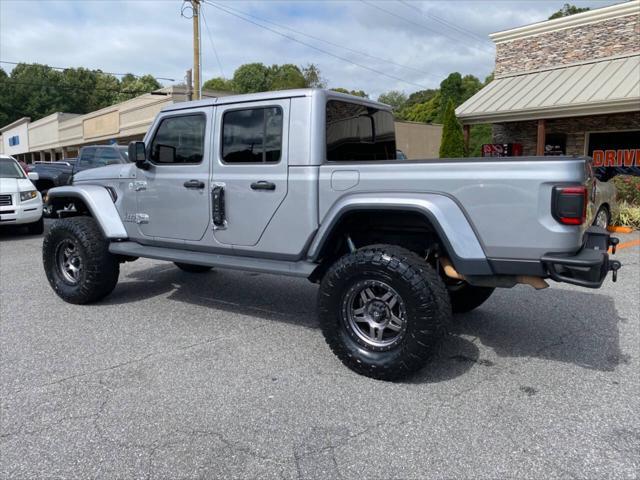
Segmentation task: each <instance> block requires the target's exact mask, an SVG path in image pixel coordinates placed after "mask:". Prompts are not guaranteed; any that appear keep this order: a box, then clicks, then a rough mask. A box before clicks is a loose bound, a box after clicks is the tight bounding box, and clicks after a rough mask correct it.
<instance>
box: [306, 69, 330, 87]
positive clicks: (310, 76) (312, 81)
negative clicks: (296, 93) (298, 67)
mask: <svg viewBox="0 0 640 480" xmlns="http://www.w3.org/2000/svg"><path fill="white" fill-rule="evenodd" d="M302 76H303V77H304V83H305V86H306V87H309V88H325V87H326V86H327V81H326V80H325V79H324V78H322V75H321V74H320V69H319V68H318V67H317V66H316V65H315V64H313V63H309V64H307V65H306V66H304V67H302Z"/></svg>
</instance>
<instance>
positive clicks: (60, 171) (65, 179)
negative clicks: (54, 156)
mask: <svg viewBox="0 0 640 480" xmlns="http://www.w3.org/2000/svg"><path fill="white" fill-rule="evenodd" d="M31 171H32V172H37V173H38V180H36V181H35V185H36V188H37V189H38V191H39V192H40V193H42V194H43V196H44V195H45V194H46V193H47V191H48V190H49V189H50V188H53V187H59V186H61V185H67V184H68V183H69V180H70V179H71V175H72V173H73V166H72V165H71V164H70V163H68V162H66V161H63V162H36V163H35V164H33V165H31Z"/></svg>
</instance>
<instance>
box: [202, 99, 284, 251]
mask: <svg viewBox="0 0 640 480" xmlns="http://www.w3.org/2000/svg"><path fill="white" fill-rule="evenodd" d="M289 104H290V101H289V100H288V99H284V100H269V101H264V102H256V103H254V102H252V103H251V105H250V106H242V105H237V104H236V105H228V106H226V105H220V106H218V107H216V113H215V117H216V122H217V123H216V124H217V125H219V126H220V128H219V131H220V134H219V135H216V140H215V141H214V146H215V155H214V157H213V158H214V160H213V169H212V170H213V174H212V181H213V185H212V186H213V187H215V186H222V187H223V188H224V207H225V214H226V225H225V226H224V227H223V228H216V229H215V230H214V236H215V238H216V240H217V241H218V242H220V243H224V244H227V245H239V246H240V245H241V246H252V245H256V244H257V243H258V242H259V241H260V237H261V235H262V233H263V232H264V231H265V229H266V228H267V225H268V224H269V221H270V220H271V218H272V217H273V215H274V214H275V212H276V210H277V209H278V207H279V206H280V204H281V203H282V201H283V200H284V198H285V197H286V195H287V164H288V158H287V145H288V136H289Z"/></svg>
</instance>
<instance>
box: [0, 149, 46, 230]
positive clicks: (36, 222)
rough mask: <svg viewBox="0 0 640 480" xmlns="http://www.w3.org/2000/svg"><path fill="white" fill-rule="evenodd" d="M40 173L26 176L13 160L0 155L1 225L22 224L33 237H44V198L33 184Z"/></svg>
mask: <svg viewBox="0 0 640 480" xmlns="http://www.w3.org/2000/svg"><path fill="white" fill-rule="evenodd" d="M37 179H38V174H37V173H35V172H31V173H29V174H28V175H27V174H25V172H24V170H22V167H21V166H20V164H19V163H18V162H16V160H15V159H14V158H13V157H7V156H5V155H0V226H3V225H23V226H26V227H27V228H28V229H29V233H31V234H41V233H42V232H43V230H44V224H43V220H42V196H41V195H40V193H39V192H38V190H36V187H35V186H34V185H33V183H31V181H32V180H33V181H35V180H37Z"/></svg>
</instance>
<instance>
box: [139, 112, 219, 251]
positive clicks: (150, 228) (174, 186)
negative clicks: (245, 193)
mask: <svg viewBox="0 0 640 480" xmlns="http://www.w3.org/2000/svg"><path fill="white" fill-rule="evenodd" d="M212 111H213V108H212V107H203V108H197V109H190V110H189V111H188V112H179V111H178V112H168V113H166V114H163V115H162V116H161V117H160V118H159V119H158V121H157V122H156V123H155V125H154V131H153V132H152V134H151V136H150V141H149V143H148V145H147V156H148V159H149V161H150V163H151V166H150V168H149V169H148V170H141V169H138V170H137V173H136V180H135V181H134V182H133V185H132V187H133V188H134V189H135V190H136V191H137V203H138V208H137V210H138V211H137V212H136V214H135V216H134V218H133V220H132V221H135V222H136V223H138V225H139V226H138V228H139V230H140V233H141V234H142V236H144V237H151V238H156V239H165V240H169V241H172V240H173V241H174V242H176V243H180V242H181V241H182V240H192V241H197V240H201V239H202V237H203V236H204V234H205V232H206V231H207V226H208V225H209V221H210V218H211V209H210V205H211V202H210V196H209V191H210V184H209V176H210V174H209V158H210V150H211V149H210V144H211V142H210V139H211V130H212V125H211V120H212Z"/></svg>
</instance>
